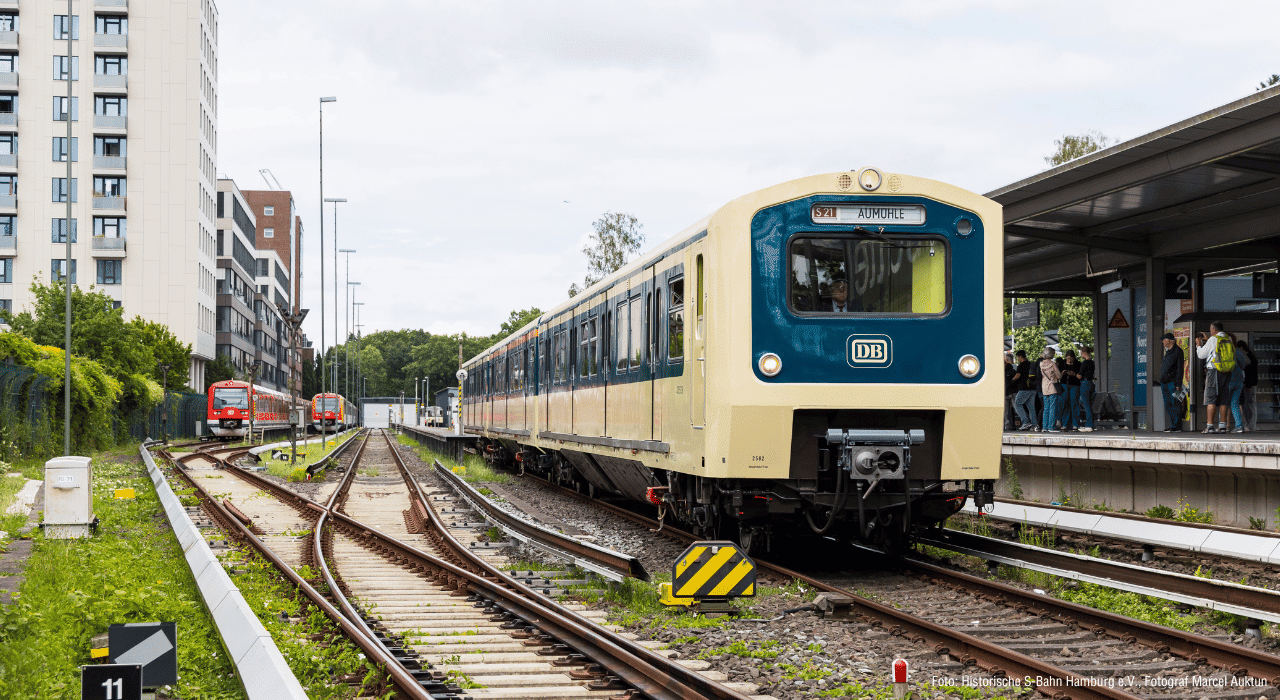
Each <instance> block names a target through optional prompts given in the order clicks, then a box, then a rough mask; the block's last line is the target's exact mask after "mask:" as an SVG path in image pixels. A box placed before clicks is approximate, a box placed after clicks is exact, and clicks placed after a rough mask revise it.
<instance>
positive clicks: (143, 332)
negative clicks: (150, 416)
mask: <svg viewBox="0 0 1280 700" xmlns="http://www.w3.org/2000/svg"><path fill="white" fill-rule="evenodd" d="M128 325H129V330H130V332H131V334H132V336H133V337H134V338H136V339H137V341H138V342H140V343H142V345H143V347H145V348H148V349H150V351H151V359H152V362H150V365H151V378H152V379H154V380H156V381H157V382H162V383H163V382H164V381H165V378H166V374H165V373H164V372H161V371H160V363H162V362H164V363H168V365H169V372H168V383H167V384H166V385H165V388H166V389H168V390H170V391H176V390H178V389H182V388H185V387H186V386H187V382H188V375H189V374H190V369H191V346H190V345H189V344H183V343H181V342H179V341H178V338H177V336H175V335H174V334H173V333H170V332H169V327H168V326H166V325H164V324H163V323H157V322H155V321H145V320H143V318H142V317H141V316H134V317H133V320H132V321H130V322H129V324H128Z"/></svg>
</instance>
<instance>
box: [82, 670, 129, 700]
mask: <svg viewBox="0 0 1280 700" xmlns="http://www.w3.org/2000/svg"><path fill="white" fill-rule="evenodd" d="M80 678H81V681H80V698H81V700H141V699H142V666H141V665H139V664H97V665H93V666H81V667H80Z"/></svg>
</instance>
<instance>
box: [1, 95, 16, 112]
mask: <svg viewBox="0 0 1280 700" xmlns="http://www.w3.org/2000/svg"><path fill="white" fill-rule="evenodd" d="M17 113H18V96H17V95H0V114H17Z"/></svg>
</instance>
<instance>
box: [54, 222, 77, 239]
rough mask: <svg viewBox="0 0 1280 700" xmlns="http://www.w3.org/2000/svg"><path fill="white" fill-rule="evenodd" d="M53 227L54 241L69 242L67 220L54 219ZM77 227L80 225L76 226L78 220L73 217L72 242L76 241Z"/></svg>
mask: <svg viewBox="0 0 1280 700" xmlns="http://www.w3.org/2000/svg"><path fill="white" fill-rule="evenodd" d="M52 228H53V242H54V243H66V242H67V220H66V219H54V220H53V227H52ZM77 229H78V227H77V226H76V220H75V219H72V220H71V242H72V243H75V242H76V233H77Z"/></svg>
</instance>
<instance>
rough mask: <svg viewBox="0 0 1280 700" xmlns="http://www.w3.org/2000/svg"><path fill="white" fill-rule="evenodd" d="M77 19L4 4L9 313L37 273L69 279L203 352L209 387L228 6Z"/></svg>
mask: <svg viewBox="0 0 1280 700" xmlns="http://www.w3.org/2000/svg"><path fill="white" fill-rule="evenodd" d="M72 11H73V12H74V14H72V15H71V16H68V15H67V14H66V13H67V5H66V3H60V2H57V1H53V2H46V1H41V0H0V307H3V308H7V309H11V310H14V311H22V310H24V309H25V308H28V306H29V304H30V301H31V294H30V291H29V289H28V287H29V285H30V284H31V282H32V281H33V280H39V281H44V282H48V281H50V280H58V279H61V278H62V277H63V276H64V275H69V276H70V279H71V281H72V282H73V283H75V284H77V285H79V286H80V287H82V288H86V287H89V286H93V287H94V288H95V290H96V291H100V292H103V293H105V294H107V295H108V296H110V297H111V298H112V299H114V300H115V303H116V304H117V305H118V306H123V308H124V313H125V316H126V318H131V317H133V316H135V315H138V316H142V317H143V318H144V319H147V320H149V321H157V322H159V323H163V324H165V325H166V326H168V327H169V329H170V330H171V331H172V332H173V333H174V335H176V336H177V337H178V339H179V340H181V341H182V342H184V343H190V344H191V348H192V366H191V368H190V370H191V371H190V383H191V385H192V386H194V387H197V388H202V387H203V382H204V364H205V362H206V361H208V360H211V359H213V357H214V353H215V352H216V350H217V342H218V341H217V337H216V335H215V334H216V311H215V309H216V308H217V304H216V299H215V294H216V284H217V279H218V278H217V274H218V271H217V267H216V264H215V259H216V257H217V253H216V236H215V231H216V230H217V228H216V225H215V219H216V205H215V198H216V197H215V193H216V192H217V185H216V176H215V173H216V169H215V164H216V162H217V126H218V119H217V114H218V81H217V74H218V71H217V61H218V51H217V47H218V13H217V9H216V8H215V7H214V5H213V3H212V1H211V0H77V2H76V3H75V4H74V5H73V7H72ZM68 39H70V44H71V47H70V55H68ZM68 79H69V80H70V85H71V91H72V97H71V99H69V100H68V99H67V87H68ZM68 123H70V125H71V136H70V140H68V135H67V126H68ZM68 160H70V163H71V177H70V180H69V181H68V177H67V162H68ZM68 199H70V200H71V206H72V212H71V216H70V221H69V222H68V220H67V219H68V216H67V208H66V202H67V200H68ZM80 222H84V224H85V227H84V228H85V230H84V231H80V230H79V229H80V226H79V224H80ZM67 236H70V238H71V241H72V258H71V260H70V261H69V262H68V261H67V259H66V257H67V256H66V249H65V242H66V237H67ZM254 272H256V270H255V271H254ZM249 279H251V280H252V279H253V275H250V276H249Z"/></svg>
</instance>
